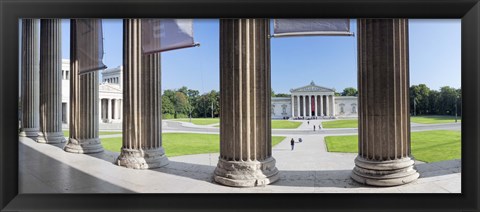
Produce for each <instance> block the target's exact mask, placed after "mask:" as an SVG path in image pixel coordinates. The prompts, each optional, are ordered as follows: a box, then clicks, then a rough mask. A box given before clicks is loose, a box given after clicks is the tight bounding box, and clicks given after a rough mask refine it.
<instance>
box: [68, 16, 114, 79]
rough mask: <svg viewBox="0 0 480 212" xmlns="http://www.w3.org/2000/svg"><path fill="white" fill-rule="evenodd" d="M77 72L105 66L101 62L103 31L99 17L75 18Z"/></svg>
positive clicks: (96, 69)
mask: <svg viewBox="0 0 480 212" xmlns="http://www.w3.org/2000/svg"><path fill="white" fill-rule="evenodd" d="M71 27H75V31H76V32H75V37H76V50H77V51H76V54H77V55H76V56H77V60H78V68H79V70H78V73H79V74H85V73H88V72H91V71H98V70H102V69H105V68H107V66H105V64H103V32H102V20H101V19H75V26H71Z"/></svg>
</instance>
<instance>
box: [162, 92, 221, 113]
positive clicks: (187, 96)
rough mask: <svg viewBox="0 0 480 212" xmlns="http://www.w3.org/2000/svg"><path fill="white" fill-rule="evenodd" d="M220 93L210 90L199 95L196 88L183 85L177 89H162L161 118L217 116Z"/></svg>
mask: <svg viewBox="0 0 480 212" xmlns="http://www.w3.org/2000/svg"><path fill="white" fill-rule="evenodd" d="M219 101H220V93H219V92H218V91H215V90H212V91H210V92H208V93H204V94H202V95H200V92H199V91H198V90H193V89H188V88H187V87H185V86H183V87H181V88H180V89H177V90H172V89H168V90H164V91H163V95H162V113H163V118H166V119H168V118H187V117H192V118H198V117H205V118H206V117H218V115H219V112H220V107H219V106H220V104H219Z"/></svg>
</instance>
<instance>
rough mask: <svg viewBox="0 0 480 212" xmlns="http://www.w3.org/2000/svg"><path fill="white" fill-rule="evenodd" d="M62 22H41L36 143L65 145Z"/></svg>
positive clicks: (45, 20)
mask: <svg viewBox="0 0 480 212" xmlns="http://www.w3.org/2000/svg"><path fill="white" fill-rule="evenodd" d="M61 56H62V51H61V20H60V19H41V21H40V132H39V133H38V140H37V141H38V142H40V143H61V142H65V138H64V137H63V132H62V68H61V66H62V58H61Z"/></svg>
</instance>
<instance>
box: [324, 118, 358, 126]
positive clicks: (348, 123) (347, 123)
mask: <svg viewBox="0 0 480 212" xmlns="http://www.w3.org/2000/svg"><path fill="white" fill-rule="evenodd" d="M322 127H323V128H357V127H358V120H357V119H347V120H335V121H325V122H322Z"/></svg>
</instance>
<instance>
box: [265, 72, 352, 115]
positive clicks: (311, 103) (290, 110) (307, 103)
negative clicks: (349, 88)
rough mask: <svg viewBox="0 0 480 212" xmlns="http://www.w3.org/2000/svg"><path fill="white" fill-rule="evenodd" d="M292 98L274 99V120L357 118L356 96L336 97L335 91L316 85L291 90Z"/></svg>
mask: <svg viewBox="0 0 480 212" xmlns="http://www.w3.org/2000/svg"><path fill="white" fill-rule="evenodd" d="M290 93H291V94H290V97H272V118H273V119H283V118H337V117H357V116H358V113H357V104H358V102H357V97H356V96H335V90H334V89H332V88H326V87H322V86H319V85H316V84H315V83H314V82H313V81H312V82H311V83H310V84H309V85H306V86H302V87H299V88H295V89H291V90H290Z"/></svg>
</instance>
